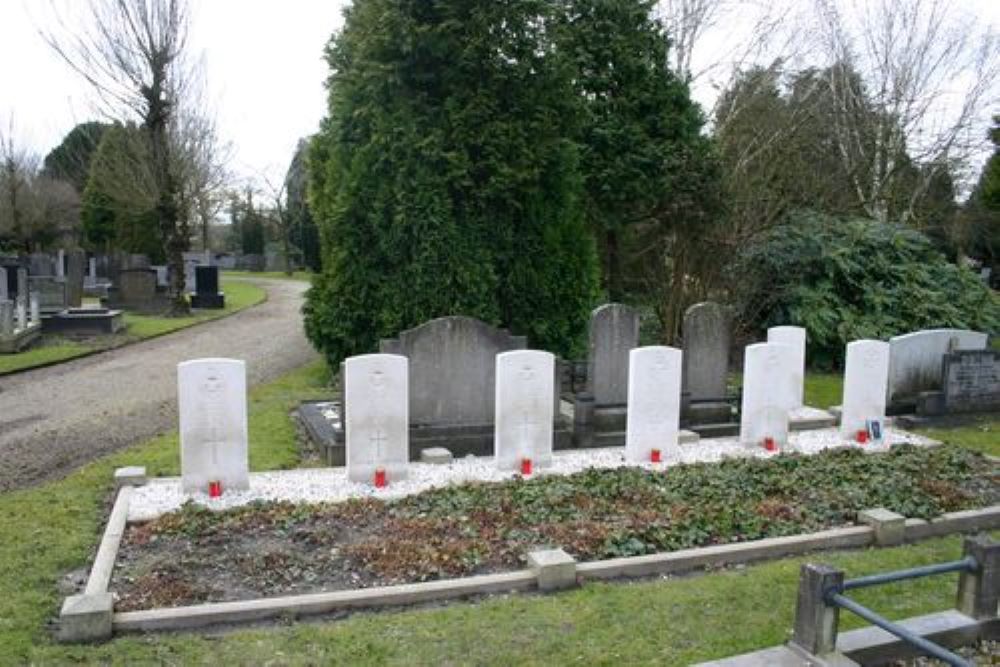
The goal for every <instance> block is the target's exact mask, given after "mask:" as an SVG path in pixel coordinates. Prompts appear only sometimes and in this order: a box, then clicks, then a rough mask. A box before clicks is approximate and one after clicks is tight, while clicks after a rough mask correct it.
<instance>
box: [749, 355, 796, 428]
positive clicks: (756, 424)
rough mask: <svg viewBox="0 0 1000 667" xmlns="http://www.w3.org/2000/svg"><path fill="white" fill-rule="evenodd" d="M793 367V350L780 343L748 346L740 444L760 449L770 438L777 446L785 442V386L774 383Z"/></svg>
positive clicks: (786, 412) (786, 424)
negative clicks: (776, 378) (775, 379)
mask: <svg viewBox="0 0 1000 667" xmlns="http://www.w3.org/2000/svg"><path fill="white" fill-rule="evenodd" d="M793 364H794V351H793V350H792V348H791V347H790V346H788V345H785V344H783V343H756V344H754V345H748V346H747V348H746V349H745V350H744V356H743V401H742V406H741V410H740V441H741V442H743V443H744V444H746V445H749V446H754V447H760V446H762V445H763V443H764V440H765V438H771V439H772V440H773V441H774V444H775V445H776V446H777V447H779V448H780V447H782V446H784V445H785V444H786V443H787V441H788V408H787V406H788V394H787V393H786V392H787V386H785V385H782V384H781V383H775V382H774V381H773V380H774V378H775V377H781V376H782V374H783V373H785V372H787V369H789V368H790V367H791V366H792V365H793Z"/></svg>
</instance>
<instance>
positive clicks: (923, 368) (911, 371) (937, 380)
mask: <svg viewBox="0 0 1000 667" xmlns="http://www.w3.org/2000/svg"><path fill="white" fill-rule="evenodd" d="M987 341H988V336H987V335H986V334H985V333H980V332H978V331H969V330H967V329H925V330H922V331H914V332H913V333H908V334H904V335H902V336H895V337H893V338H890V339H889V388H888V399H889V402H890V403H893V402H897V401H899V400H901V399H907V398H910V397H914V396H916V395H917V394H920V393H921V392H924V391H935V390H940V389H941V371H942V363H943V359H944V355H946V354H948V353H949V352H954V351H955V350H983V349H986V344H987Z"/></svg>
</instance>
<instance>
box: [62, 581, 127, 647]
mask: <svg viewBox="0 0 1000 667" xmlns="http://www.w3.org/2000/svg"><path fill="white" fill-rule="evenodd" d="M113 605H114V599H113V598H112V596H111V593H94V594H83V595H71V596H70V597H68V598H66V599H65V600H64V601H63V605H62V610H61V611H60V612H59V632H58V639H59V641H61V642H92V641H101V640H104V639H110V638H111V618H112V606H113Z"/></svg>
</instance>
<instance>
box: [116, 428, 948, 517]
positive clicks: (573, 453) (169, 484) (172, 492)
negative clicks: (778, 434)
mask: <svg viewBox="0 0 1000 667" xmlns="http://www.w3.org/2000/svg"><path fill="white" fill-rule="evenodd" d="M884 436H885V437H884V440H883V442H882V443H881V444H879V445H875V444H872V443H868V444H866V445H864V448H865V450H866V451H885V450H886V449H888V448H889V447H891V446H892V445H894V444H899V443H903V442H909V443H912V444H915V445H925V446H926V445H933V444H937V443H936V442H935V441H934V440H931V439H929V438H925V437H923V436H919V435H916V434H913V433H908V432H906V431H902V430H899V429H894V428H886V429H885V433H884ZM842 446H854V447H857V446H859V445H857V444H856V443H850V442H848V441H845V440H844V439H843V438H841V437H840V433H839V431H838V430H837V429H835V428H827V429H818V430H815V431H801V432H797V433H792V434H790V435H789V445H788V447H786V448H785V450H784V451H785V452H801V453H803V454H815V453H817V452H820V451H822V450H824V449H829V448H832V447H842ZM663 455H664V462H663V463H641V464H636V463H627V462H626V461H625V449H624V447H608V448H602V449H574V450H563V451H557V452H555V453H554V455H553V463H552V466H550V467H548V468H545V469H544V470H540V471H537V472H536V474H537V475H570V474H573V473H576V472H580V471H582V470H586V469H587V468H621V467H624V466H636V465H638V466H641V467H643V468H647V469H650V470H665V469H667V468H669V467H670V466H671V465H677V464H678V463H697V462H715V461H719V460H721V459H723V458H727V457H742V456H756V457H758V458H768V457H771V456H776V455H777V453H772V452H767V451H765V450H764V449H762V448H747V447H745V446H744V445H741V444H740V442H739V440H738V439H737V438H735V437H732V438H711V439H705V440H701V441H699V442H694V443H690V444H686V445H680V447H679V448H678V451H677V452H676V453H672V452H664V453H663ZM517 476H519V475H516V474H515V473H513V472H511V471H500V470H497V468H496V466H495V465H494V462H493V457H488V456H478V457H476V456H469V457H466V458H462V459H456V460H455V461H453V462H452V463H449V464H445V465H435V464H430V463H419V462H413V463H411V464H410V467H409V476H408V478H407V479H405V480H397V481H393V480H389V484H388V486H386V487H384V488H381V489H376V488H375V487H374V486H372V485H370V484H362V483H358V482H351V481H348V479H347V473H346V470H345V469H344V468H342V467H340V468H303V469H298V470H276V471H272V472H256V473H250V489H249V490H247V491H230V490H224V493H223V495H222V497H220V498H209V497H208V495H207V494H205V493H195V494H192V495H187V494H184V493H182V492H181V484H180V478H179V477H165V478H160V479H154V480H151V481H150V483H149V484H147V485H145V486H141V487H138V488H136V489H135V491H134V493H133V494H132V501H131V502H130V503H129V511H128V520H129V521H130V522H132V521H148V520H150V519H154V518H156V517H158V516H160V515H161V514H165V513H167V512H171V511H173V510H176V509H178V508H180V506H181V505H183V504H184V502H185V501H187V500H193V501H194V502H196V503H198V504H199V505H203V506H205V507H209V508H211V509H228V508H231V507H238V506H240V505H246V504H248V503H250V502H253V501H256V500H286V501H290V502H296V503H316V502H336V501H341V500H347V499H349V498H364V497H374V498H382V499H386V500H388V499H393V498H401V497H403V496H407V495H410V494H414V493H420V492H421V491H426V490H427V489H431V488H434V487H442V486H447V485H449V484H461V483H463V482H469V481H481V482H500V481H503V480H507V479H511V478H513V477H517Z"/></svg>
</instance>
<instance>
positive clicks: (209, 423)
mask: <svg viewBox="0 0 1000 667" xmlns="http://www.w3.org/2000/svg"><path fill="white" fill-rule="evenodd" d="M177 400H178V407H179V413H180V440H181V486H182V488H183V490H184V492H185V493H194V492H201V493H206V492H207V490H208V485H209V482H213V481H219V482H221V483H222V490H223V493H225V492H226V490H228V489H235V490H239V489H247V488H249V486H250V480H249V474H248V466H249V463H248V458H247V387H246V364H245V363H244V362H243V361H240V360H238V359H220V358H209V359H194V360H191V361H185V362H182V363H180V364H178V365H177Z"/></svg>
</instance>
